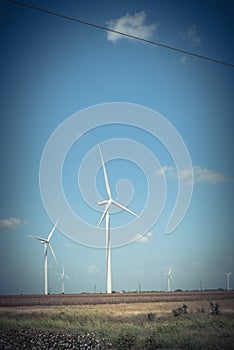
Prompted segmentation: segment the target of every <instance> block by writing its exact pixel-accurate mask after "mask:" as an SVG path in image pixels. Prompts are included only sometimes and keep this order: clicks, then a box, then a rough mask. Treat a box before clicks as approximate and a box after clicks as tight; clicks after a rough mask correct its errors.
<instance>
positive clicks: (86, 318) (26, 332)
mask: <svg viewBox="0 0 234 350" xmlns="http://www.w3.org/2000/svg"><path fill="white" fill-rule="evenodd" d="M231 302H232V301H230V303H231ZM176 306H177V307H174V308H172V309H171V310H170V312H167V313H162V312H159V313H157V308H155V307H154V304H148V305H144V306H142V305H138V304H134V305H131V306H129V305H110V306H109V307H108V306H106V307H101V306H100V305H99V306H93V307H91V308H88V307H51V308H30V309H29V308H18V309H17V308H14V309H10V308H8V309H2V310H1V313H0V333H1V336H0V349H4V350H5V349H9V350H11V349H14V350H15V349H30V350H32V349H34V350H37V349H51V350H52V349H58V350H65V349H80V350H81V349H87V350H88V349H89V350H94V349H95V350H112V349H113V350H114V349H116V350H143V349H145V350H147V349H149V350H156V349H162V348H163V349H199V350H202V349H204V350H205V349H206V350H208V349H210V350H211V349H214V350H221V349H230V350H231V349H233V345H232V344H233V343H234V335H233V329H234V317H233V314H232V313H228V312H226V311H225V312H223V311H222V307H219V305H218V303H216V302H214V303H208V302H207V304H204V303H203V304H202V305H199V303H196V305H194V303H193V305H192V308H190V305H185V304H182V305H179V304H177V305H176ZM147 307H151V308H152V310H150V309H148V310H147ZM230 307H231V306H230ZM162 309H163V307H162V305H161V309H160V310H162ZM147 311H148V312H147Z"/></svg>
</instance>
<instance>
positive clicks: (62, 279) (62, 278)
mask: <svg viewBox="0 0 234 350" xmlns="http://www.w3.org/2000/svg"><path fill="white" fill-rule="evenodd" d="M65 278H69V276H67V275H65V273H64V266H63V271H62V273H61V275H60V277H59V279H61V281H62V294H64V281H65Z"/></svg>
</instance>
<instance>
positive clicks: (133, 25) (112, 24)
mask: <svg viewBox="0 0 234 350" xmlns="http://www.w3.org/2000/svg"><path fill="white" fill-rule="evenodd" d="M146 17H147V14H146V12H145V11H141V12H138V13H135V14H134V15H131V14H129V13H127V14H126V15H124V16H122V17H120V18H118V19H116V20H111V21H109V22H107V25H108V28H109V29H111V30H116V31H118V32H122V33H125V34H129V35H133V36H138V37H141V38H144V39H146V40H149V39H150V38H152V35H153V33H154V31H155V29H156V28H157V24H146ZM120 39H129V38H127V37H125V36H123V35H120V34H116V33H113V32H107V40H109V41H113V42H115V41H117V40H120Z"/></svg>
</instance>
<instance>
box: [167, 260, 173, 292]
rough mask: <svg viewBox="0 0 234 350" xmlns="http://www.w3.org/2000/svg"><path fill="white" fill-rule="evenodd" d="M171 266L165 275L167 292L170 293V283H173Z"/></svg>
mask: <svg viewBox="0 0 234 350" xmlns="http://www.w3.org/2000/svg"><path fill="white" fill-rule="evenodd" d="M171 270H172V266H171V267H170V268H169V271H168V273H166V274H165V275H166V276H167V291H168V292H171V281H174V279H173V276H172V274H171Z"/></svg>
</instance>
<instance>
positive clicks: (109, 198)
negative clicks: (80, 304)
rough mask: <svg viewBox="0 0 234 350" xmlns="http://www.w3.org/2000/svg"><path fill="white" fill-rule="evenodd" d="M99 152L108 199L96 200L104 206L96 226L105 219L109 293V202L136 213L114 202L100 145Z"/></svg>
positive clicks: (110, 290)
mask: <svg viewBox="0 0 234 350" xmlns="http://www.w3.org/2000/svg"><path fill="white" fill-rule="evenodd" d="M99 153H100V157H101V161H102V168H103V175H104V180H105V187H106V193H107V197H108V199H107V200H105V201H102V202H98V204H99V205H105V206H106V207H105V210H104V212H103V214H102V217H101V219H100V221H99V223H98V226H97V227H100V225H101V224H102V222H103V220H104V219H106V292H107V293H111V292H112V276H111V247H110V213H109V209H110V206H111V204H113V205H115V206H116V207H119V208H120V209H122V210H124V211H126V212H128V213H130V214H132V215H134V216H136V217H138V215H137V214H135V213H134V212H133V211H131V210H129V209H127V208H126V207H124V206H123V205H121V204H119V203H118V202H115V201H114V200H113V199H112V196H111V191H110V186H109V182H108V177H107V172H106V167H105V163H104V160H103V156H102V151H101V148H100V146H99Z"/></svg>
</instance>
